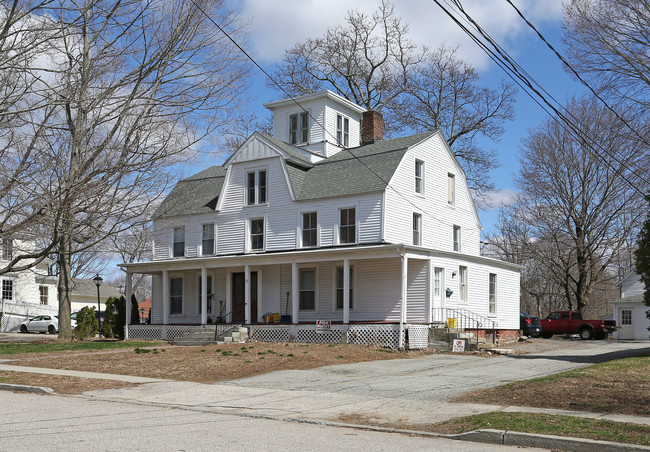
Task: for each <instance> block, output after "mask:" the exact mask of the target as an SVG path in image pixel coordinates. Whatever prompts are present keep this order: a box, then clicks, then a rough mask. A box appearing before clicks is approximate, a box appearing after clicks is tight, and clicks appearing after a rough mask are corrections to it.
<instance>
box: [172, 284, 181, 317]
mask: <svg viewBox="0 0 650 452" xmlns="http://www.w3.org/2000/svg"><path fill="white" fill-rule="evenodd" d="M169 298H170V304H169V305H170V306H169V308H170V311H169V313H170V314H172V315H173V314H182V313H183V278H171V279H170V280H169Z"/></svg>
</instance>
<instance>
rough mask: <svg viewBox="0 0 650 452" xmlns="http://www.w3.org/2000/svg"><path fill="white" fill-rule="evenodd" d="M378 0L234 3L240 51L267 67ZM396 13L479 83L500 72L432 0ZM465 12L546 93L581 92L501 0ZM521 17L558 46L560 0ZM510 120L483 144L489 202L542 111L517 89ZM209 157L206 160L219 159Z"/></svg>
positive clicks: (531, 4) (271, 94)
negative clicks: (242, 21)
mask: <svg viewBox="0 0 650 452" xmlns="http://www.w3.org/2000/svg"><path fill="white" fill-rule="evenodd" d="M379 3H380V0H356V1H353V2H351V1H349V0H347V1H343V0H328V1H326V2H325V1H322V0H321V1H318V0H241V1H238V2H236V3H235V4H236V5H237V7H239V8H241V10H242V13H243V17H244V18H246V19H250V27H249V33H250V37H249V42H248V43H247V44H246V45H245V47H246V50H247V51H248V53H249V54H250V55H252V56H253V57H254V58H255V59H256V60H257V62H258V63H259V64H260V65H262V66H263V67H264V68H265V69H266V70H267V72H269V73H271V74H272V73H273V72H274V68H275V65H276V64H277V63H279V62H280V61H281V59H282V56H283V52H284V50H285V49H288V48H291V47H293V46H294V45H295V44H296V43H298V42H301V41H304V40H305V39H306V38H316V37H320V36H322V35H323V33H324V32H325V30H326V29H328V28H333V27H335V26H336V25H343V24H344V16H345V12H346V11H347V10H348V9H351V8H353V9H357V10H359V11H362V12H364V13H367V14H368V15H370V14H372V13H373V12H374V11H376V9H377V7H378V5H379ZM395 3H396V4H395V11H396V13H397V15H398V16H399V17H401V19H402V21H403V23H405V24H408V25H409V29H410V38H411V40H412V41H413V42H415V43H416V44H419V45H426V46H428V47H430V48H436V47H438V46H439V45H440V44H442V43H443V42H444V43H446V44H447V45H450V46H454V45H458V46H459V54H460V56H461V57H462V58H464V59H465V60H466V61H468V62H470V63H471V64H472V65H473V66H474V68H475V69H476V70H477V71H478V72H479V74H480V75H481V82H480V83H481V85H482V86H485V87H496V86H497V85H498V84H499V83H500V81H501V80H502V79H505V78H507V75H506V74H504V73H503V71H502V70H501V69H500V68H498V67H497V66H496V65H495V64H494V63H492V62H491V61H490V60H489V58H488V56H487V55H486V54H485V53H484V52H483V51H482V50H481V49H479V48H478V47H477V46H476V44H474V43H473V42H472V41H471V40H470V39H469V38H468V37H467V36H466V35H465V34H464V32H463V31H462V30H460V28H459V27H458V26H457V25H456V24H455V23H454V22H453V21H452V20H451V19H449V18H448V17H447V16H446V14H445V13H444V12H443V11H442V10H441V9H440V8H439V7H438V6H437V5H436V4H435V2H433V0H402V1H399V2H395ZM462 3H463V6H464V7H465V10H466V11H467V12H468V13H469V14H470V15H472V17H474V19H475V20H476V21H477V22H478V23H479V24H481V26H482V27H483V28H484V29H486V30H487V31H488V33H490V35H491V36H492V37H493V38H494V39H495V40H496V41H497V42H498V43H499V44H500V45H501V46H502V47H504V48H505V49H506V50H507V52H508V53H509V54H510V55H511V56H512V57H513V58H514V59H515V60H516V61H517V62H518V63H519V64H520V65H522V66H523V67H524V69H525V70H526V71H527V72H528V73H529V74H531V75H532V77H534V78H535V80H537V82H539V83H540V84H541V85H542V86H543V87H544V88H545V89H546V90H547V91H548V92H549V93H550V94H551V95H552V96H553V97H555V98H556V99H557V100H558V101H560V102H562V103H565V101H566V99H567V98H568V97H570V96H573V95H579V94H581V93H582V92H583V89H582V87H581V86H580V85H579V84H578V83H576V82H575V81H574V80H572V79H571V77H570V76H569V75H568V74H567V73H566V72H565V71H564V70H563V69H562V67H561V65H560V63H559V61H558V60H557V58H556V57H555V56H554V55H553V54H552V53H551V52H550V50H549V49H548V48H547V47H546V45H545V44H544V43H543V42H542V41H541V40H540V39H539V38H538V37H537V36H536V35H535V34H534V33H533V32H532V30H530V29H529V28H528V26H527V25H526V24H525V23H524V21H523V20H522V19H521V18H519V17H518V16H517V14H516V12H515V10H514V9H513V8H512V7H511V6H510V5H509V4H508V3H507V2H506V0H464V1H463V2H462ZM514 3H515V4H516V5H517V7H518V8H519V9H521V10H522V11H523V13H524V14H525V15H526V17H527V18H528V19H529V20H530V21H531V22H532V23H533V24H534V25H535V26H536V27H537V28H538V29H539V30H540V32H541V33H542V34H544V36H545V37H546V38H547V39H548V40H549V41H550V42H551V43H552V44H553V45H554V46H555V47H556V48H557V49H558V50H560V52H562V50H563V44H562V28H561V21H562V5H561V0H527V1H522V0H514ZM265 82H266V79H265V76H264V74H262V73H261V72H259V71H257V70H256V72H255V73H254V85H253V90H252V92H251V95H252V97H253V102H254V104H255V105H257V106H258V108H259V111H260V112H264V108H263V107H262V104H263V103H265V102H269V101H271V100H277V99H279V98H281V97H282V96H281V95H280V94H279V92H278V91H276V90H273V89H271V88H267V87H266V86H265ZM515 115H516V119H515V121H513V122H509V123H506V124H505V128H506V133H505V135H504V136H503V138H502V140H501V141H500V142H498V143H494V142H491V141H486V142H485V146H487V147H490V148H491V149H494V150H496V151H497V154H498V156H499V163H500V164H501V166H500V167H499V168H498V169H497V170H495V171H494V172H493V173H492V178H493V180H494V181H495V183H496V185H497V189H498V190H497V192H495V193H494V196H493V198H494V200H495V201H497V202H498V201H499V200H501V199H508V198H509V197H510V196H511V195H512V193H513V192H514V191H515V188H514V187H513V183H512V181H513V175H514V174H515V173H516V172H517V168H518V154H519V147H520V143H521V140H522V138H524V137H525V136H526V135H527V133H528V130H529V129H530V128H534V127H536V126H537V125H538V124H540V122H541V121H542V120H543V119H544V118H545V116H546V113H545V112H544V111H543V110H542V109H541V108H540V107H539V106H538V105H537V104H536V103H535V102H534V101H533V100H532V99H530V98H529V97H528V96H527V95H526V94H525V93H523V92H522V91H521V90H520V92H519V95H518V100H517V104H516V105H515ZM219 163H221V161H211V162H209V164H219ZM479 215H480V217H481V221H482V222H483V226H484V229H485V230H486V231H489V230H490V229H491V228H492V227H493V224H494V221H495V219H496V209H492V210H487V211H480V212H479Z"/></svg>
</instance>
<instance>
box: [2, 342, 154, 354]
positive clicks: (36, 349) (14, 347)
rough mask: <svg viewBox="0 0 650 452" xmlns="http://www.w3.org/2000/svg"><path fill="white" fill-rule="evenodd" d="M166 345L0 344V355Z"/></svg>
mask: <svg viewBox="0 0 650 452" xmlns="http://www.w3.org/2000/svg"><path fill="white" fill-rule="evenodd" d="M155 345H158V346H160V345H167V343H166V342H162V341H88V342H81V341H80V342H47V343H44V342H32V343H28V344H9V343H4V344H0V355H17V354H22V353H50V352H61V351H70V350H72V351H74V350H110V349H116V348H138V347H151V346H155Z"/></svg>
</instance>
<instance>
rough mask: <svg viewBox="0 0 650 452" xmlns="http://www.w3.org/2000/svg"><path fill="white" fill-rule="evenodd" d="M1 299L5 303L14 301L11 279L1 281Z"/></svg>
mask: <svg viewBox="0 0 650 452" xmlns="http://www.w3.org/2000/svg"><path fill="white" fill-rule="evenodd" d="M2 299H3V300H7V301H12V300H13V299H14V281H13V280H12V279H3V280H2Z"/></svg>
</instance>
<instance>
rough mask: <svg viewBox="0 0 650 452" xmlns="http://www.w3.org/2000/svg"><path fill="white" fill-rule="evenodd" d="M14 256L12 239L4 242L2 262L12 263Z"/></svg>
mask: <svg viewBox="0 0 650 452" xmlns="http://www.w3.org/2000/svg"><path fill="white" fill-rule="evenodd" d="M13 254H14V242H13V240H12V239H4V240H3V241H2V260H5V261H10V260H11V259H12V258H13Z"/></svg>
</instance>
